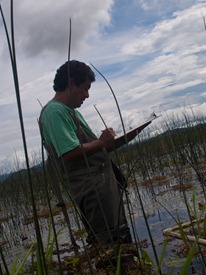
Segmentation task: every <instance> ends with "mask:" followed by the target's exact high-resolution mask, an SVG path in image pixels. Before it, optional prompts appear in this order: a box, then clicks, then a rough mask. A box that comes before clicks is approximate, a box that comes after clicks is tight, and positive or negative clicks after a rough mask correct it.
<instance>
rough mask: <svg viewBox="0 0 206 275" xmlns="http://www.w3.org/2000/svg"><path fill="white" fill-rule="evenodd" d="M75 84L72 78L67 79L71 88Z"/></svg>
mask: <svg viewBox="0 0 206 275" xmlns="http://www.w3.org/2000/svg"><path fill="white" fill-rule="evenodd" d="M74 85H75V81H74V78H70V80H69V87H70V88H72V87H73V86H74Z"/></svg>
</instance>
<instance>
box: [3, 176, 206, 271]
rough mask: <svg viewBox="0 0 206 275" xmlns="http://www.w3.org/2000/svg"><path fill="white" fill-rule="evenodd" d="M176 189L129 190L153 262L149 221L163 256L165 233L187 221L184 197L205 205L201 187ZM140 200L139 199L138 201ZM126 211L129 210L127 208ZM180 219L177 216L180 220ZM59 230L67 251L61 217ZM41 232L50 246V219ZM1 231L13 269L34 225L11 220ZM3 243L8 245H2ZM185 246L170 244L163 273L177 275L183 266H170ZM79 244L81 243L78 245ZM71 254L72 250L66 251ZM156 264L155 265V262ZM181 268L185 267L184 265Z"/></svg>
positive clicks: (134, 215)
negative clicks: (164, 231)
mask: <svg viewBox="0 0 206 275" xmlns="http://www.w3.org/2000/svg"><path fill="white" fill-rule="evenodd" d="M175 185H176V182H175V181H174V180H169V181H167V182H166V183H165V184H164V185H156V186H146V187H145V186H141V187H138V189H137V187H136V186H130V187H129V188H128V192H129V201H130V205H131V210H132V218H133V219H134V223H135V224H134V227H135V230H136V234H137V236H138V239H139V240H140V241H141V242H144V245H145V248H146V249H147V251H148V254H149V256H150V257H151V258H152V259H153V260H154V259H155V257H154V251H153V249H152V246H151V238H149V232H148V228H147V226H146V221H147V223H148V225H149V229H150V230H151V233H152V240H153V242H154V245H155V249H156V252H157V255H158V256H160V255H161V254H162V249H163V243H164V239H165V237H164V235H163V230H164V229H166V228H168V227H172V226H174V225H176V221H175V219H176V220H177V217H178V218H179V219H180V220H181V221H183V222H184V221H188V220H189V217H188V211H187V208H186V205H185V203H184V200H185V196H186V199H187V201H188V202H189V203H191V202H192V196H193V192H195V196H196V200H197V203H198V202H199V201H204V194H203V190H202V188H201V186H200V185H199V184H195V185H194V188H193V189H189V190H186V191H185V194H184V195H183V193H182V192H180V191H179V190H178V189H175V188H173V187H174V186H175ZM139 196H140V197H139ZM140 199H141V201H142V204H143V207H144V212H145V216H146V220H145V218H144V215H143V211H142V207H141V203H140ZM126 210H127V206H126ZM68 211H69V212H70V217H71V223H72V227H73V228H74V227H75V226H76V222H75V217H74V215H73V211H72V209H69V210H68ZM177 215H178V216H177ZM127 216H128V220H129V213H128V210H127ZM54 220H55V224H56V230H57V231H59V230H60V229H62V231H61V233H60V234H59V236H58V241H59V246H60V248H62V249H63V248H64V249H66V248H67V249H68V248H69V246H70V243H69V241H70V239H69V235H68V229H67V227H66V224H65V221H64V217H63V215H62V213H59V214H58V215H56V216H54ZM39 222H40V229H41V233H42V239H43V242H44V243H45V244H46V243H47V236H48V228H49V225H48V219H46V218H41V219H40V220H39ZM0 225H1V227H0V230H1V231H0V242H1V244H2V247H3V252H4V255H5V257H6V259H7V264H8V265H11V264H12V262H13V261H14V259H15V258H16V257H17V256H18V255H19V252H20V251H23V252H22V253H23V254H22V257H23V255H24V254H25V253H26V252H25V251H26V250H25V249H24V248H28V247H27V245H28V244H29V243H31V242H32V241H34V240H35V237H36V233H35V228H34V224H33V222H31V223H28V224H26V223H25V222H24V219H23V217H19V216H18V217H16V218H15V217H12V218H11V219H8V220H6V221H4V222H2V223H1V224H0ZM3 241H5V243H4V244H3ZM181 243H182V241H181V240H177V239H175V240H172V241H170V242H169V243H168V245H167V248H166V251H165V257H164V264H163V271H164V272H166V273H169V272H170V273H171V272H172V274H176V273H177V272H178V271H179V270H180V268H181V266H178V265H177V262H176V266H175V267H174V266H170V263H171V259H172V258H173V257H175V249H176V247H178V246H179V245H180V244H181ZM79 244H81V242H80V241H79ZM67 253H69V250H68V251H67ZM154 262H155V261H154ZM181 264H182V263H181ZM195 264H196V268H197V269H198V268H199V269H201V268H202V262H201V261H200V262H199V263H197V262H195Z"/></svg>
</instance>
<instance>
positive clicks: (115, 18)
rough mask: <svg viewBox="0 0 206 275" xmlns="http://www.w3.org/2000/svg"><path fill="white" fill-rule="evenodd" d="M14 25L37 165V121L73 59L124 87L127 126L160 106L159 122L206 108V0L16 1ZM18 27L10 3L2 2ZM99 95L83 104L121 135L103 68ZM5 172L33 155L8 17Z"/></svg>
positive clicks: (2, 120) (1, 151)
mask: <svg viewBox="0 0 206 275" xmlns="http://www.w3.org/2000/svg"><path fill="white" fill-rule="evenodd" d="M13 2H14V6H13V10H14V32H15V48H16V59H17V68H18V79H19V87H20V98H21V106H22V113H23V118H24V129H25V133H26V142H27V148H28V153H29V157H30V159H31V164H32V163H33V162H34V163H35V162H36V161H37V162H38V160H39V158H40V156H39V154H40V152H41V139H40V134H39V128H38V123H37V119H38V117H39V113H40V111H41V108H42V106H43V105H45V104H46V103H47V102H48V101H49V100H50V99H51V98H52V97H53V96H54V91H53V88H52V86H53V79H54V76H55V73H56V70H57V68H58V67H60V66H61V65H62V64H63V63H64V62H65V61H66V60H67V58H68V44H69V42H68V41H69V28H70V20H71V53H70V54H71V57H70V58H71V59H76V60H80V61H83V62H85V63H87V64H88V65H90V66H92V65H93V66H94V67H95V68H97V69H98V71H100V72H101V74H103V76H104V77H105V78H106V79H107V81H108V82H109V84H110V86H111V87H112V90H113V91H114V93H115V95H116V98H117V101H118V104H119V107H120V109H121V114H122V117H123V120H124V124H125V127H126V129H129V128H132V127H135V126H138V125H140V124H141V123H142V122H143V121H144V120H146V119H147V118H148V116H149V115H150V114H151V113H152V112H155V113H156V114H157V115H161V117H160V118H159V119H157V120H156V121H154V122H153V123H152V125H151V127H153V131H154V132H155V131H156V132H158V130H159V128H160V127H161V126H160V125H161V123H160V121H161V120H162V121H164V120H167V119H168V117H170V116H178V115H181V113H182V112H183V113H185V112H186V113H187V112H190V111H192V113H193V112H194V113H197V114H198V115H205V110H206V108H205V107H206V68H205V64H206V29H205V26H204V18H205V16H206V1H205V0H204V1H203V0H179V1H178V0H167V1H165V0H129V1H128V0H104V1H97V0H81V1H76V0H61V1H54V0H53V1H52V0H45V1H41V0H35V1H34V0H30V1H28V0H15V1H13ZM0 4H1V7H2V10H3V14H4V18H5V20H6V23H7V28H8V32H9V34H10V1H8V0H0ZM93 70H94V71H95V74H96V81H95V83H93V84H92V87H91V89H90V97H89V99H87V100H86V102H85V103H84V105H83V106H82V107H81V108H80V109H79V111H80V112H81V113H82V114H83V116H84V117H85V119H86V120H87V122H88V124H89V125H90V127H91V128H92V129H93V131H94V132H95V133H96V134H97V136H98V135H99V133H100V132H101V130H102V129H104V124H103V122H102V121H101V118H100V117H99V115H98V114H97V111H96V110H95V108H94V105H96V108H97V109H98V110H99V112H100V113H101V115H102V117H103V118H104V121H105V123H106V124H107V126H108V127H113V128H114V130H115V131H116V132H117V135H119V134H121V131H122V128H121V121H120V117H119V114H118V110H117V106H116V104H115V100H114V98H113V96H112V93H111V90H110V88H109V86H108V84H107V83H106V81H105V80H104V79H103V78H102V76H101V75H100V74H98V72H97V71H96V70H95V69H93ZM0 83H1V86H0V128H1V131H0V173H1V172H2V171H3V172H5V170H9V169H11V168H12V167H13V166H15V165H17V164H15V163H16V162H18V161H17V159H18V160H19V161H20V162H21V160H23V159H24V151H23V143H22V134H21V128H20V123H19V115H18V108H17V102H16V94H15V88H14V81H13V75H12V67H11V61H10V57H9V50H8V44H7V40H6V35H5V30H4V27H3V20H2V17H0Z"/></svg>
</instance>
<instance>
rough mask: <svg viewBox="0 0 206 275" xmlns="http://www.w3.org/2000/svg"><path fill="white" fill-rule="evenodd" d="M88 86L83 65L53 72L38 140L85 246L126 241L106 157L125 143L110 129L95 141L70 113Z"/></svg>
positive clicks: (89, 78)
mask: <svg viewBox="0 0 206 275" xmlns="http://www.w3.org/2000/svg"><path fill="white" fill-rule="evenodd" d="M68 76H69V77H68ZM94 81H95V75H94V73H93V71H92V70H91V68H90V67H89V66H87V65H86V64H85V63H83V62H79V61H75V60H73V61H70V62H69V63H68V62H66V63H65V64H63V65H62V66H61V67H60V68H59V69H58V70H57V72H56V76H55V78H54V85H53V88H54V91H55V92H56V93H55V95H54V97H53V99H52V100H51V101H49V102H48V104H47V105H46V106H45V107H44V108H43V111H42V114H41V117H40V120H41V125H42V134H43V139H44V143H45V146H46V148H47V149H48V148H50V149H49V152H50V157H51V158H54V156H55V158H56V159H57V161H58V163H59V167H60V169H61V174H62V176H63V178H64V180H65V184H66V186H67V188H68V190H69V192H70V194H71V196H72V198H73V200H74V201H75V203H76V204H77V206H78V208H79V210H80V212H81V216H82V221H83V224H84V226H85V228H86V230H87V232H88V238H87V241H88V243H95V242H103V243H111V242H116V241H120V242H131V241H132V239H131V235H130V231H129V228H128V226H127V221H126V218H125V212H124V206H123V202H122V197H121V192H120V189H119V187H118V182H117V180H116V177H115V175H114V172H113V169H112V165H111V161H110V159H109V155H108V153H107V151H112V150H114V149H115V148H118V147H120V146H121V145H123V144H125V138H124V137H123V138H120V139H115V132H114V130H113V129H112V128H108V129H105V130H104V131H103V132H102V133H101V135H100V137H99V138H97V137H96V136H95V135H94V134H93V132H92V130H91V129H90V127H89V126H88V124H87V123H86V121H85V120H84V118H83V117H82V115H81V114H80V113H79V112H78V111H77V110H76V109H77V108H79V107H80V106H81V105H82V104H83V102H84V101H85V99H87V98H88V97H89V89H90V87H91V83H92V82H94ZM136 135H137V132H136V131H134V132H132V133H131V132H130V134H128V136H127V138H128V140H127V141H130V140H131V139H133V138H134V137H135V136H136ZM51 148H52V153H51ZM51 155H53V156H51Z"/></svg>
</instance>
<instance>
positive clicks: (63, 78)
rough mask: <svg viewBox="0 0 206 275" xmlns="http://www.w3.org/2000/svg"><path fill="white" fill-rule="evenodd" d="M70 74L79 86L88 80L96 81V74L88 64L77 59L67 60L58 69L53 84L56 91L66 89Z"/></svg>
mask: <svg viewBox="0 0 206 275" xmlns="http://www.w3.org/2000/svg"><path fill="white" fill-rule="evenodd" d="M68 75H69V76H70V78H72V79H73V80H74V83H75V85H77V86H79V85H81V84H83V83H84V82H85V81H87V80H90V81H91V82H94V81H95V74H94V72H93V71H92V70H91V68H90V67H89V66H88V65H86V64H85V63H83V62H80V61H77V60H72V61H69V62H68V61H67V62H66V63H64V64H63V65H62V66H61V67H59V68H58V69H57V71H56V75H55V78H54V85H53V89H54V91H55V92H57V91H58V92H61V91H64V90H65V89H66V88H67V87H68Z"/></svg>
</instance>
